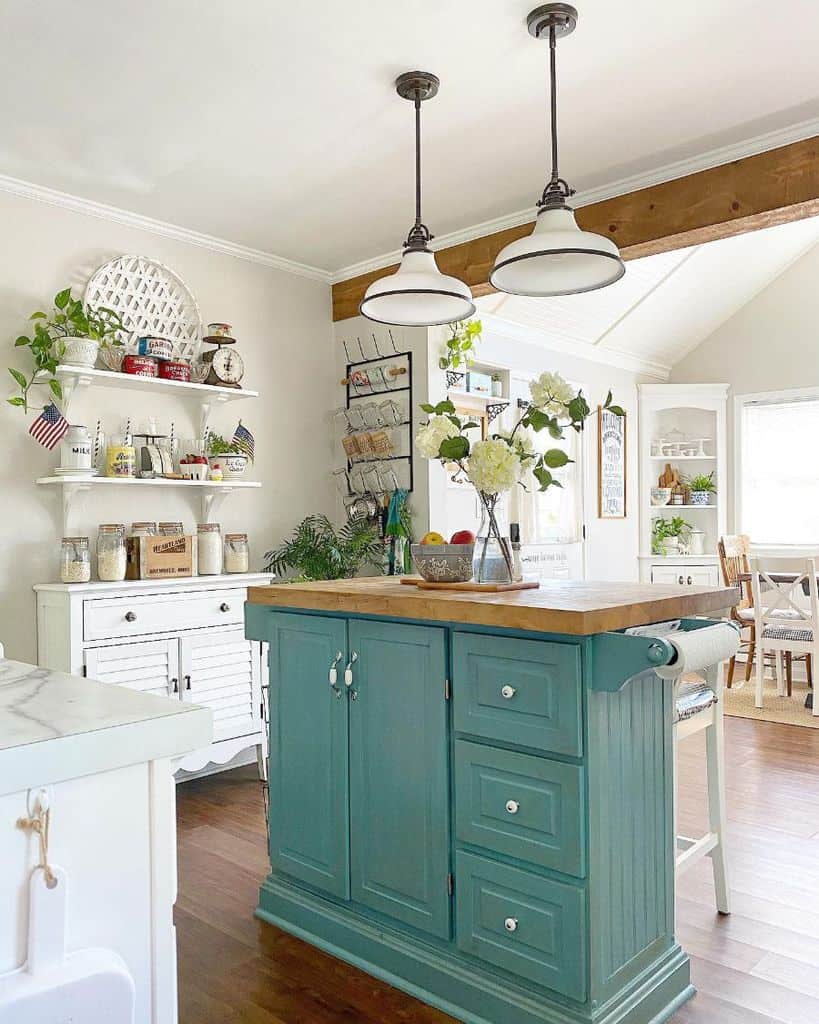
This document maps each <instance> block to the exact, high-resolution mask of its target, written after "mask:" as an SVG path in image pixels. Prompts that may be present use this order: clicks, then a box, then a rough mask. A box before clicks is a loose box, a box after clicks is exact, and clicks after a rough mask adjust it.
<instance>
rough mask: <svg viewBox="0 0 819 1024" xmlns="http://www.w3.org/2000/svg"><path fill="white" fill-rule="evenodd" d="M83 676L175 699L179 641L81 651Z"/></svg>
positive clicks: (115, 645)
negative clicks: (82, 653) (83, 655)
mask: <svg viewBox="0 0 819 1024" xmlns="http://www.w3.org/2000/svg"><path fill="white" fill-rule="evenodd" d="M85 674H86V676H88V678H89V679H100V680H102V682H104V683H116V684H118V685H119V686H127V687H128V688H129V689H131V690H141V691H142V692H143V693H155V694H157V696H159V697H174V696H178V695H179V690H180V687H179V678H180V677H179V641H178V640H177V639H175V638H174V639H170V640H146V641H145V642H144V643H127V644H112V645H111V646H110V647H94V648H90V649H89V650H87V651H86V652H85Z"/></svg>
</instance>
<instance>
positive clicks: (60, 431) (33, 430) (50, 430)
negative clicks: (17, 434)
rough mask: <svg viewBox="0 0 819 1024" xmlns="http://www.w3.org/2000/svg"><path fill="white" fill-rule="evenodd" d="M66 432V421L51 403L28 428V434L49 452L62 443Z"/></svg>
mask: <svg viewBox="0 0 819 1024" xmlns="http://www.w3.org/2000/svg"><path fill="white" fill-rule="evenodd" d="M67 430H68V420H67V419H66V418H65V416H63V414H62V413H61V412H60V410H59V409H58V408H57V406H56V405H55V404H54V403H53V402H49V403H48V405H47V406H46V407H45V409H43V411H42V412H41V413H40V415H39V416H38V417H37V419H36V420H35V421H34V422H33V423H32V424H31V426H30V427H29V428H28V432H29V434H31V436H32V437H33V438H34V440H35V441H38V442H39V443H40V444H41V445H42V446H43V447H44V448H48V449H49V451H51V449H52V448H56V447H57V445H58V444H59V443H60V441H62V439H63V438H64V437H65V435H66V431H67Z"/></svg>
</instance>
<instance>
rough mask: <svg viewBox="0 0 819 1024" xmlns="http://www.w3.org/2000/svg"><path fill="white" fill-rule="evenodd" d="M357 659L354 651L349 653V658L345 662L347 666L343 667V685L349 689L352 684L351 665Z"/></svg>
mask: <svg viewBox="0 0 819 1024" xmlns="http://www.w3.org/2000/svg"><path fill="white" fill-rule="evenodd" d="M357 661H358V654H357V652H356V651H352V652H351V653H350V660H349V661H348V662H347V668H345V669H344V685H345V686H346V687H347V689H349V688H350V687H351V686H352V685H353V665H355V663H356V662H357Z"/></svg>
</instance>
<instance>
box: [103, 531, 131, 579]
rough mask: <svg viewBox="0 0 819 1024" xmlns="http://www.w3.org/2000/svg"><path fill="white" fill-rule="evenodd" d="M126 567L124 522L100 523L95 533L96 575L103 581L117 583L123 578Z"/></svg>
mask: <svg viewBox="0 0 819 1024" xmlns="http://www.w3.org/2000/svg"><path fill="white" fill-rule="evenodd" d="M127 567H128V555H127V552H126V550H125V526H124V524H122V523H103V524H101V526H100V528H99V531H98V533H97V576H98V577H99V578H100V579H101V580H102V581H103V582H105V583H119V582H120V580H124V579H125V572H126V569H127Z"/></svg>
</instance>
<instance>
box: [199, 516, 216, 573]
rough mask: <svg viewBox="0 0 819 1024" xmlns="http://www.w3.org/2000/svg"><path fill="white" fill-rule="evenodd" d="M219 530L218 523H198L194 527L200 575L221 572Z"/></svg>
mask: <svg viewBox="0 0 819 1024" xmlns="http://www.w3.org/2000/svg"><path fill="white" fill-rule="evenodd" d="M221 531H222V528H221V526H220V525H219V523H199V525H198V526H197V527H196V554H197V560H198V562H199V575H200V576H220V575H221V574H222V532H221Z"/></svg>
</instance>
